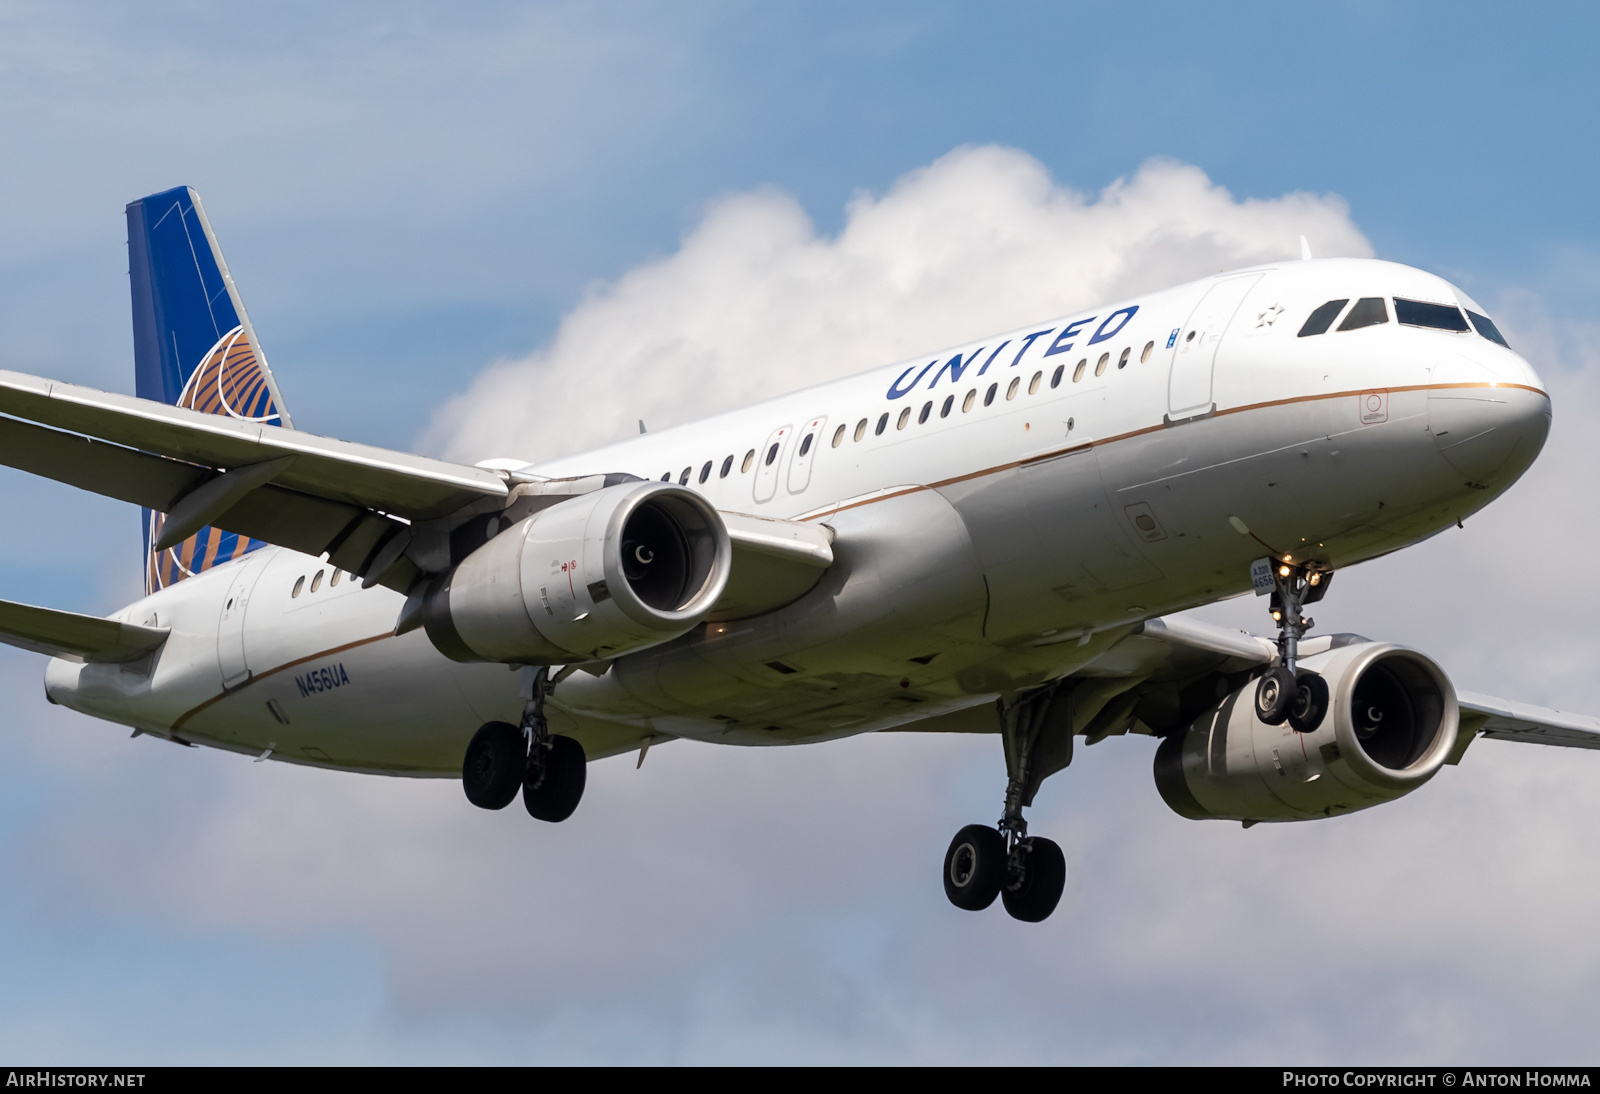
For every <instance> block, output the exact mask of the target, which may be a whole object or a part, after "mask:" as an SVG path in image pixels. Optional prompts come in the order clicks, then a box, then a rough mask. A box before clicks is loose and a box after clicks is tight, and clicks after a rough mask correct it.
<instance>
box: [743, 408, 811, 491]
mask: <svg viewBox="0 0 1600 1094" xmlns="http://www.w3.org/2000/svg"><path fill="white" fill-rule="evenodd" d="M793 432H794V427H793V426H789V425H785V426H779V427H778V428H777V429H774V430H773V431H772V436H770V437H768V438H767V443H766V444H764V445H762V446H761V451H759V452H757V453H756V487H755V490H756V492H755V499H756V501H758V502H763V501H771V500H772V495H774V494H776V493H777V492H778V469H779V468H781V467H782V466H783V452H784V449H785V448H787V447H788V444H789V434H791V433H793ZM813 443H815V442H813Z"/></svg>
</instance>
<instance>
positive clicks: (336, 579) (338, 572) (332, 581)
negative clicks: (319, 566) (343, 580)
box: [328, 570, 344, 589]
mask: <svg viewBox="0 0 1600 1094" xmlns="http://www.w3.org/2000/svg"><path fill="white" fill-rule="evenodd" d="M343 573H344V571H343V570H335V571H333V576H332V577H330V578H329V579H328V588H330V589H331V588H333V587H334V586H335V585H337V584H339V578H340V576H341V575H343Z"/></svg>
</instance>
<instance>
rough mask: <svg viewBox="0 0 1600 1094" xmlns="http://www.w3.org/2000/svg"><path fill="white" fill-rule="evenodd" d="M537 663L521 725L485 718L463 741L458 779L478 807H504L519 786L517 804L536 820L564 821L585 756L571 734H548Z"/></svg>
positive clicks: (546, 687) (546, 682)
mask: <svg viewBox="0 0 1600 1094" xmlns="http://www.w3.org/2000/svg"><path fill="white" fill-rule="evenodd" d="M551 686H552V685H551V683H550V678H549V670H548V669H545V668H540V669H538V670H537V672H535V673H534V675H533V678H532V689H531V694H530V695H529V697H528V699H527V701H526V703H525V705H524V707H523V711H522V725H521V726H520V727H519V726H514V725H512V724H511V723H509V722H485V723H484V724H483V726H482V727H480V728H479V730H478V732H477V733H476V734H474V735H473V738H472V743H471V744H469V745H467V755H466V759H465V760H464V761H463V763H462V765H461V785H462V788H463V789H464V790H465V791H466V793H467V800H468V801H470V802H471V803H472V804H473V805H476V806H478V807H479V808H482V809H504V808H505V807H506V806H508V805H510V804H511V799H513V798H515V797H516V796H517V790H518V788H519V787H520V788H521V790H522V804H523V805H524V806H526V807H527V810H528V814H529V815H530V816H532V817H533V818H534V819H536V820H543V821H564V820H566V819H567V818H568V817H570V816H572V812H573V810H575V809H577V808H578V802H579V801H580V800H581V799H582V798H583V787H584V783H585V782H586V780H587V775H588V757H587V756H585V755H584V752H583V746H582V745H581V744H579V743H578V742H577V741H575V740H573V739H572V738H571V737H562V736H559V735H552V734H551V732H550V723H549V721H548V720H546V718H545V715H544V702H545V698H546V697H547V696H548V695H549V694H550V688H551Z"/></svg>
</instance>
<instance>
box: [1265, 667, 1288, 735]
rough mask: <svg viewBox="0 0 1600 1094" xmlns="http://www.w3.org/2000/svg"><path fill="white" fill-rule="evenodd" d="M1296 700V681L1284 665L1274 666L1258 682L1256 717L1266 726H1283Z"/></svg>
mask: <svg viewBox="0 0 1600 1094" xmlns="http://www.w3.org/2000/svg"><path fill="white" fill-rule="evenodd" d="M1294 699H1295V679H1294V677H1293V676H1291V675H1289V670H1288V669H1286V668H1284V667H1283V666H1282V665H1273V666H1272V667H1271V668H1270V669H1268V670H1267V672H1266V675H1264V676H1262V677H1261V679H1260V680H1258V681H1256V717H1257V718H1259V719H1260V720H1261V722H1262V724H1264V725H1269V726H1281V725H1283V723H1284V720H1285V719H1286V718H1288V717H1289V708H1290V707H1291V706H1293V705H1294Z"/></svg>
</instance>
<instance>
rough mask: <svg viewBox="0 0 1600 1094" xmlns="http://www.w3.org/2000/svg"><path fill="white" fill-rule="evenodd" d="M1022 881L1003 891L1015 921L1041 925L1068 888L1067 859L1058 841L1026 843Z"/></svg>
mask: <svg viewBox="0 0 1600 1094" xmlns="http://www.w3.org/2000/svg"><path fill="white" fill-rule="evenodd" d="M1023 848H1024V850H1023V857H1022V877H1021V878H1020V879H1019V880H1018V882H1017V885H1016V887H1015V888H1013V887H1012V886H1010V885H1007V886H1006V887H1005V888H1004V889H1002V890H1001V891H1000V899H1001V900H1002V901H1004V902H1005V906H1006V911H1007V912H1010V913H1011V918H1012V919H1020V920H1022V921H1023V922H1024V923H1039V922H1041V921H1043V920H1045V919H1048V918H1050V913H1051V912H1053V911H1055V910H1056V905H1057V904H1059V903H1060V902H1061V893H1062V890H1064V889H1065V888H1066V887H1067V857H1066V856H1065V855H1063V854H1062V853H1061V848H1060V847H1059V846H1058V845H1057V844H1056V842H1055V841H1054V840H1048V839H1045V838H1044V837H1043V836H1031V837H1029V838H1028V839H1027V840H1025V841H1024V842H1023Z"/></svg>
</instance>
